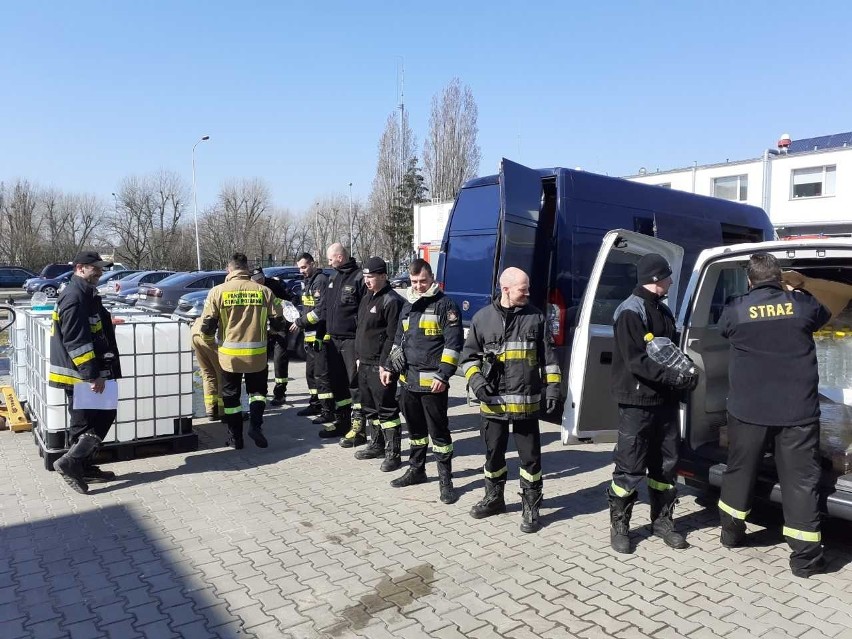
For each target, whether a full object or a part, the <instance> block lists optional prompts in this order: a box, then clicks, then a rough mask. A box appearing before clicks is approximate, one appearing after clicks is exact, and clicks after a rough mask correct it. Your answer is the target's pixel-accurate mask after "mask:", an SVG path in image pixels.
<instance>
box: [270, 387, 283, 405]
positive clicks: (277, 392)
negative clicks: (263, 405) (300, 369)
mask: <svg viewBox="0 0 852 639" xmlns="http://www.w3.org/2000/svg"><path fill="white" fill-rule="evenodd" d="M286 395H287V382H284V383H283V384H282V383H281V382H276V383H275V386H274V387H273V389H272V401H271V402H269V403H270V405H272V406H283V405H284V403H285V402H284V397H285V396H286Z"/></svg>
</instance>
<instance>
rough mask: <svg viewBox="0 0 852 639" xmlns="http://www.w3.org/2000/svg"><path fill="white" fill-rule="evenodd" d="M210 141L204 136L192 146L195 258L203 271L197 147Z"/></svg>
mask: <svg viewBox="0 0 852 639" xmlns="http://www.w3.org/2000/svg"><path fill="white" fill-rule="evenodd" d="M209 139H210V136H209V135H205V136H203V137H202V138H201V139H200V140H199V141H198V142H196V143H195V144H193V145H192V201H193V206H194V209H193V210H194V212H195V257H196V258H197V260H198V270H199V271H200V270H201V241H200V240H199V239H198V191H197V190H196V188H195V147H197V146H198V145H199V144H201V143H202V142H206V141H207V140H209Z"/></svg>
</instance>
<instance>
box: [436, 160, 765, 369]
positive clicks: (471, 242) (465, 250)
mask: <svg viewBox="0 0 852 639" xmlns="http://www.w3.org/2000/svg"><path fill="white" fill-rule="evenodd" d="M613 229H626V230H629V231H632V232H634V233H637V234H639V235H645V236H651V237H656V238H660V239H663V240H667V241H668V242H670V243H673V244H676V245H678V246H680V247H682V249H683V262H682V270H681V271H680V273H676V274H675V279H676V280H677V282H676V284H677V287H676V288H675V287H673V290H674V291H677V296H676V299H675V300H674V301H677V300H679V299H680V298H681V297H682V296H683V292H684V288H685V286H686V283H687V282H688V280H689V274H690V273H691V272H692V267H693V264H694V263H695V261H696V259H697V257H698V254H699V253H700V252H701V251H702V250H704V249H705V248H710V247H714V246H720V245H730V244H739V243H743V242H762V241H765V240H771V239H774V237H775V231H774V229H773V227H772V224H771V223H770V221H769V217H768V216H767V215H766V213H765V212H764V211H763V210H762V209H760V208H757V207H754V206H748V205H745V204H739V203H736V202H730V201H727V200H721V199H718V198H713V197H706V196H702V195H695V194H693V193H686V192H684V191H675V190H672V189H670V188H665V187H660V186H650V185H647V184H640V183H637V182H630V181H628V180H622V179H619V178H612V177H607V176H603V175H597V174H594V173H587V172H585V171H580V170H573V169H563V168H552V169H537V170H536V169H530V168H527V167H525V166H522V165H520V164H517V163H515V162H512V161H510V160H507V159H505V158H504V159H503V160H502V162H501V165H500V173H499V175H491V176H488V177H482V178H476V179H473V180H470V181H468V182H467V183H465V185H464V186H463V187H462V189H461V190H460V191H459V194H458V196H457V198H456V201H455V204H454V206H453V210H452V211H451V213H450V218H449V220H448V222H447V228H446V230H445V232H444V239H443V242H442V245H441V253H440V257H439V260H438V268H437V271H436V277H437V279H438V282H439V283H440V285H441V286H442V287H443V289H444V292H445V293H446V294H447V295H449V296H450V297H452V298H453V299H454V300H455V301H456V303H458V305H459V308H461V309H462V320H463V322H464V324H465V326H468V325H469V324H470V320H471V318H472V317H473V314H474V313H476V311H478V310H479V309H480V308H482V307H483V306H485V305H486V304H488V303H489V301H490V300H491V298H492V296H493V295H494V294H495V293H496V292H497V290H498V288H497V278H498V276H499V274H500V273H501V272H502V271H503V269H505V268H507V267H509V266H516V267H518V268H521V269H523V270H524V271H526V272H527V273H528V274H529V276H530V301H531V303H532V304H533V305H534V306H536V307H538V308H540V309H542V310H545V311H546V312H547V314H548V317H549V320H550V322H551V327H552V329H553V334H554V339H555V341H556V345H557V347H568V348H562V352H560V361H561V363H562V365H563V379H564V380H566V379H567V372H568V364H569V362H570V352H569V351H570V345H571V339H572V337H573V327H574V325H575V324H576V315H577V310H578V308H579V306H580V302H581V299H582V297H583V292H584V291H585V290H586V285H587V284H588V282H589V276H590V275H591V272H592V267H593V265H594V263H595V259H596V258H597V255H598V251H599V250H600V248H601V242H602V240H603V239H604V236H605V235H606V234H607V232H609V231H611V230H613ZM628 254H629V253H625V255H628ZM637 260H638V258H637ZM635 285H636V262H635V261H634V260H632V259H625V261H624V262H623V263H620V264H611V265H610V266H609V267H608V269H607V271H606V272H605V273H603V274H602V276H601V282H600V284H599V286H600V287H601V289H600V291H601V292H600V294H601V298H602V299H605V300H606V303H603V302H602V303H601V304H600V307H599V308H597V309H596V312H595V314H596V316H597V319H598V320H599V321H600V322H601V323H603V324H609V326H610V327H611V326H612V311H614V310H615V308H616V307H617V306H618V304H620V303H621V302H622V301H623V300H624V299H626V298H627V297H628V295H630V292H631V291H632V290H633V288H634V286H635Z"/></svg>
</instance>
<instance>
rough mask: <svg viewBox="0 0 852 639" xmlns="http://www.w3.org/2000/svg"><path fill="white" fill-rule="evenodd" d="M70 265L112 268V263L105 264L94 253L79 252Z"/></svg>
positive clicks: (105, 262) (104, 261)
mask: <svg viewBox="0 0 852 639" xmlns="http://www.w3.org/2000/svg"><path fill="white" fill-rule="evenodd" d="M72 264H91V265H92V266H97V267H100V268H108V267H110V266H112V262H107V261H106V260H105V259H103V258H102V257H101V256H100V255H99V254H98V253H97V252H96V251H80V252H79V253H77V255H76V257H74V261H73V262H72Z"/></svg>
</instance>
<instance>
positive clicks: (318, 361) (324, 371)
mask: <svg viewBox="0 0 852 639" xmlns="http://www.w3.org/2000/svg"><path fill="white" fill-rule="evenodd" d="M319 343H320V344H322V339H321V338H320V342H319ZM327 343H328V342H326V344H327ZM305 378H306V379H307V382H308V392H310V394H311V401H319V402H321V403H322V402H323V401H326V400H331V401H332V402H333V400H334V394H333V393H332V392H331V382H330V381H329V379H328V363H327V362H326V347H325V345H323V346H322V347H321V349H320V350H319V351H317V350H316V349H315V348H314V343H313V342H306V343H305Z"/></svg>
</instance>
